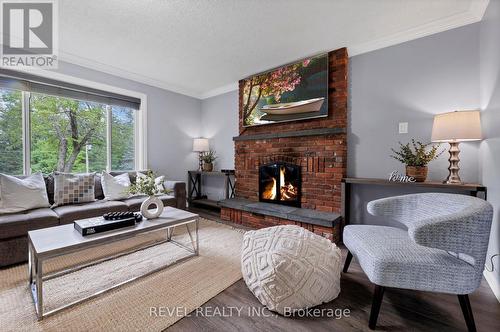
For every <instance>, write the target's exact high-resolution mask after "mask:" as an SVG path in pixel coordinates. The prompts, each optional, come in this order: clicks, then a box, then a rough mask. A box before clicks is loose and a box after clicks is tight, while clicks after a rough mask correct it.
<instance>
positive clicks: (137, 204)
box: [122, 195, 177, 212]
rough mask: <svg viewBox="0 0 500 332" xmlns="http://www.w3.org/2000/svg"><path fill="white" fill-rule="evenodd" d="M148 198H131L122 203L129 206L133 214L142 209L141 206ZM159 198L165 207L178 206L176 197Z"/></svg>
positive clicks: (161, 196) (163, 196)
mask: <svg viewBox="0 0 500 332" xmlns="http://www.w3.org/2000/svg"><path fill="white" fill-rule="evenodd" d="M146 198H147V196H135V197H131V198H128V199H125V200H123V201H122V202H123V203H125V204H127V206H128V209H129V211H132V212H137V211H139V210H140V209H141V204H142V202H144V200H145V199H146ZM158 198H160V199H161V201H162V202H163V205H165V206H173V207H176V206H177V200H176V199H175V197H174V196H170V195H160V196H158Z"/></svg>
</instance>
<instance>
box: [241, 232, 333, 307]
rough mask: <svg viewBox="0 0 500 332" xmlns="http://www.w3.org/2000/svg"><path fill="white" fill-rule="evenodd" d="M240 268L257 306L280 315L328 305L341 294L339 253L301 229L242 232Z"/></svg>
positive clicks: (318, 237) (327, 241)
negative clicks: (327, 303)
mask: <svg viewBox="0 0 500 332" xmlns="http://www.w3.org/2000/svg"><path fill="white" fill-rule="evenodd" d="M241 269H242V272H243V279H244V280H245V282H246V284H247V286H248V288H249V289H250V290H251V291H252V293H253V294H254V295H255V296H256V297H257V299H258V300H259V301H260V303H262V304H263V305H265V306H266V307H267V308H268V309H269V310H272V311H276V312H278V313H280V314H285V313H290V312H292V311H293V310H297V309H305V308H310V307H313V306H316V305H319V304H321V303H324V302H329V301H331V300H333V299H335V298H336V297H337V296H338V295H339V293H340V271H341V253H340V249H339V248H338V247H337V246H336V245H335V244H334V243H332V242H330V241H329V240H328V239H325V238H324V237H321V236H319V235H316V234H314V233H312V232H310V231H308V230H306V229H304V228H302V227H299V226H293V225H285V226H275V227H269V228H263V229H259V230H256V231H249V232H246V233H245V235H244V237H243V248H242V252H241Z"/></svg>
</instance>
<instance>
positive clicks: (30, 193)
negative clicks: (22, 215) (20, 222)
mask: <svg viewBox="0 0 500 332" xmlns="http://www.w3.org/2000/svg"><path fill="white" fill-rule="evenodd" d="M49 206H50V204H49V198H48V196H47V188H46V187H45V181H44V180H43V175H42V173H35V174H32V175H30V176H28V177H26V178H24V179H19V178H16V177H15V176H10V175H5V174H0V214H2V213H15V212H21V211H26V210H31V209H37V208H43V207H49Z"/></svg>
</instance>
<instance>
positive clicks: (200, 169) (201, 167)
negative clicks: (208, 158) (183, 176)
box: [198, 152, 203, 172]
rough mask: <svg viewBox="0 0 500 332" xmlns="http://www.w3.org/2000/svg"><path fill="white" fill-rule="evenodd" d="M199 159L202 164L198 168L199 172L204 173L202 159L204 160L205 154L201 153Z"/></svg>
mask: <svg viewBox="0 0 500 332" xmlns="http://www.w3.org/2000/svg"><path fill="white" fill-rule="evenodd" d="M198 157H199V159H200V164H199V166H198V171H200V172H202V171H203V159H202V158H203V152H200V154H199V156H198Z"/></svg>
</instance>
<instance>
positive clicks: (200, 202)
mask: <svg viewBox="0 0 500 332" xmlns="http://www.w3.org/2000/svg"><path fill="white" fill-rule="evenodd" d="M190 203H191V204H194V205H204V206H209V207H213V208H220V206H219V201H214V200H212V199H208V198H198V199H191V200H190Z"/></svg>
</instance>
